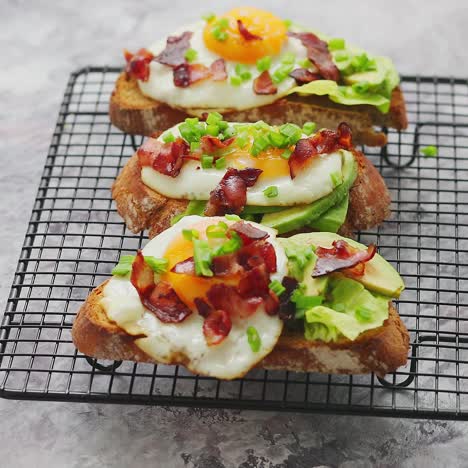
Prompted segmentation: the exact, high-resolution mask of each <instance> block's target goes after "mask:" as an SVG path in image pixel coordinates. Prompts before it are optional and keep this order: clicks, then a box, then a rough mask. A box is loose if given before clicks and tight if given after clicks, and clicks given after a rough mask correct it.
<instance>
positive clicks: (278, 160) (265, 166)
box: [226, 148, 289, 180]
mask: <svg viewBox="0 0 468 468" xmlns="http://www.w3.org/2000/svg"><path fill="white" fill-rule="evenodd" d="M283 152H284V149H282V148H269V149H267V150H266V151H262V152H261V153H260V154H259V155H258V156H256V157H254V156H252V155H251V154H250V153H249V151H248V150H247V149H246V150H242V149H239V150H237V151H235V152H233V153H230V154H228V155H227V156H226V161H227V165H228V166H229V167H234V168H235V169H245V168H248V167H252V168H255V169H261V170H262V171H263V172H262V173H261V174H260V177H259V180H267V179H273V178H276V177H283V176H289V164H288V161H287V160H286V159H283V158H282V157H281V154H282V153H283Z"/></svg>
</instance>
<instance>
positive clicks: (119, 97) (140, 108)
mask: <svg viewBox="0 0 468 468" xmlns="http://www.w3.org/2000/svg"><path fill="white" fill-rule="evenodd" d="M223 115H224V118H225V119H226V120H229V121H232V122H236V121H237V122H256V121H258V120H265V121H266V122H267V123H269V124H271V125H280V124H283V123H285V122H291V123H296V124H298V125H301V126H302V125H303V124H304V123H305V122H308V121H312V122H316V123H317V125H318V126H319V128H334V127H336V126H337V125H338V124H339V123H340V122H347V123H348V125H350V126H351V128H352V129H353V134H354V139H355V141H356V143H361V144H366V145H368V146H384V145H385V144H386V143H387V137H386V135H385V134H384V133H382V132H377V131H375V129H374V128H373V126H374V125H378V126H383V127H391V128H395V129H398V130H403V129H405V128H406V127H407V126H408V120H407V115H406V106H405V99H404V96H403V93H402V91H401V89H400V88H399V87H397V88H395V89H394V90H393V92H392V98H391V103H390V111H389V112H388V113H387V114H382V113H381V112H379V110H378V109H376V108H375V107H374V106H369V105H357V106H352V107H350V106H344V105H342V104H336V103H334V102H332V101H330V99H328V97H326V96H307V97H301V96H298V95H293V96H288V97H286V98H281V99H278V100H277V101H275V102H273V103H272V104H268V105H265V106H261V107H255V108H252V109H246V110H241V111H237V110H231V111H229V110H228V111H225V112H223ZM109 116H110V120H111V122H112V123H113V124H114V125H115V126H116V127H118V128H120V129H121V130H122V131H124V132H125V133H130V134H133V135H147V136H149V135H151V134H152V133H154V132H155V131H164V130H166V129H168V128H170V127H172V126H174V125H175V124H177V123H178V122H181V121H182V120H184V119H185V118H186V117H188V116H189V115H188V114H187V113H186V112H185V111H184V110H183V109H176V108H173V107H170V106H168V105H167V104H164V103H162V102H159V101H156V100H154V99H151V98H148V97H146V96H144V95H143V94H142V93H141V91H140V88H139V87H138V83H137V81H136V80H135V79H133V78H129V77H127V75H126V74H125V73H124V72H123V73H121V74H120V75H119V77H118V78H117V81H116V84H115V88H114V90H113V92H112V96H111V99H110V105H109Z"/></svg>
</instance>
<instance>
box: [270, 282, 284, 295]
mask: <svg viewBox="0 0 468 468" xmlns="http://www.w3.org/2000/svg"><path fill="white" fill-rule="evenodd" d="M268 288H269V289H270V290H271V291H273V292H274V293H275V294H276V295H277V296H281V294H283V293H284V291H286V288H285V287H284V286H283V285H282V284H281V283H280V282H279V281H278V280H273V281H272V282H271V283H270V284H269V285H268Z"/></svg>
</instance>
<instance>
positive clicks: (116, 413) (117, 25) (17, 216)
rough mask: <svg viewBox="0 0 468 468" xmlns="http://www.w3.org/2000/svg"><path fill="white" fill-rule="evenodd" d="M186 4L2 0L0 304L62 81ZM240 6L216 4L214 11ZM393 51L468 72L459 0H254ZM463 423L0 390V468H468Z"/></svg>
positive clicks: (200, 6) (195, 5)
mask: <svg viewBox="0 0 468 468" xmlns="http://www.w3.org/2000/svg"><path fill="white" fill-rule="evenodd" d="M210 3H211V2H193V1H189V0H186V1H182V0H172V1H158V0H152V1H139V2H129V1H127V2H124V1H90V0H81V1H79V2H63V1H62V2H58V1H55V2H53V1H45V0H44V1H29V2H27V1H14V0H2V1H1V2H0V41H1V44H2V72H1V73H0V97H1V101H0V102H1V103H2V105H1V107H0V155H1V156H0V158H1V161H2V165H1V169H0V193H1V196H0V219H1V228H0V259H1V262H0V310H3V309H4V305H5V299H6V297H7V294H8V291H9V287H10V284H11V280H12V273H13V271H14V269H15V267H16V262H17V259H18V255H19V252H20V247H21V245H22V242H23V236H24V232H25V230H26V226H27V221H28V219H29V215H30V210H31V208H32V204H33V199H34V195H35V192H36V189H37V184H38V180H39V176H40V173H41V172H42V166H43V163H44V160H45V156H46V152H47V148H48V145H49V141H50V137H51V133H52V129H53V127H54V125H55V119H56V115H57V112H58V105H59V103H60V101H61V99H62V94H63V91H64V87H65V83H66V81H67V79H68V75H69V73H70V72H71V71H72V70H75V69H77V68H79V67H81V66H84V65H88V64H119V63H121V56H120V51H121V49H122V48H123V47H124V46H125V47H128V48H129V49H131V50H132V49H135V48H137V47H140V46H142V45H144V44H147V43H148V42H151V41H152V40H153V38H156V37H159V36H161V35H165V34H167V33H170V32H171V30H173V29H174V28H175V27H176V26H177V25H178V24H179V23H183V22H186V21H190V20H191V19H193V18H197V17H199V16H200V14H201V13H202V12H205V11H206V10H210V9H212V7H211V8H210V5H209V4H210ZM235 3H236V2H234V1H230V2H218V5H219V7H218V8H217V9H218V11H221V10H222V9H224V8H225V7H226V8H227V7H228V6H232V5H235ZM250 3H251V4H255V5H259V6H264V7H267V8H270V9H273V10H274V11H275V12H276V13H278V14H280V15H282V16H284V17H289V18H293V19H296V20H300V21H301V22H303V23H305V24H310V25H314V26H316V27H317V28H320V29H321V30H323V31H324V32H330V33H332V34H334V35H337V36H343V37H345V38H348V39H349V40H350V41H352V42H354V43H356V44H360V45H362V46H363V47H367V48H369V49H371V50H375V51H377V52H380V53H382V54H385V55H390V56H392V57H393V58H394V60H395V62H396V64H397V66H398V68H399V70H400V71H401V72H405V73H424V74H440V75H444V74H454V75H457V76H467V75H468V61H467V60H466V52H465V51H466V47H465V45H466V42H467V40H468V33H467V32H466V24H467V23H468V9H467V7H466V5H465V2H462V1H460V0H445V1H444V2H440V1H433V0H431V1H423V0H419V1H416V0H412V1H403V0H398V1H397V0H394V1H392V2H388V1H383V0H377V1H376V0H374V1H370V0H367V1H359V2H357V1H355V2H350V1H349V0H348V1H347V0H342V1H333V0H327V1H322V2H318V1H315V2H307V6H305V5H306V2H303V1H300V2H299V1H295V2H293V1H289V2H279V1H277V2H272V1H270V2H268V1H262V2H253V1H251V2H250ZM467 433H468V426H467V424H465V423H452V422H441V421H417V420H397V419H385V418H362V417H342V416H340V417H333V416H326V415H324V416H315V415H299V414H274V413H260V412H241V411H217V410H196V409H187V410H186V409H164V408H150V407H135V406H105V405H88V404H62V403H35V402H15V401H6V400H0V463H1V464H2V466H5V467H23V466H30V467H50V468H54V467H63V466H69V467H80V468H85V467H94V466H101V467H109V466H130V465H131V466H132V467H134V468H137V467H140V466H161V467H178V466H189V467H244V468H247V467H249V468H250V467H257V466H258V467H312V466H333V467H335V466H339V467H352V466H363V467H367V466H395V467H413V466H416V467H419V466H421V467H422V466H424V467H428V466H434V467H438V466H443V465H445V466H450V467H457V466H468V462H467V461H466V460H467V459H468V445H467V443H466V441H467Z"/></svg>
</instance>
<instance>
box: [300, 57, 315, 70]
mask: <svg viewBox="0 0 468 468" xmlns="http://www.w3.org/2000/svg"><path fill="white" fill-rule="evenodd" d="M297 63H298V64H299V65H300V66H301V67H302V68H310V67H311V66H312V62H311V61H310V60H309V59H308V58H306V59H304V60H300V61H299V62H297Z"/></svg>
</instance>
